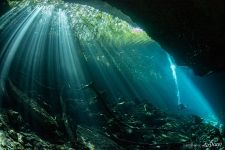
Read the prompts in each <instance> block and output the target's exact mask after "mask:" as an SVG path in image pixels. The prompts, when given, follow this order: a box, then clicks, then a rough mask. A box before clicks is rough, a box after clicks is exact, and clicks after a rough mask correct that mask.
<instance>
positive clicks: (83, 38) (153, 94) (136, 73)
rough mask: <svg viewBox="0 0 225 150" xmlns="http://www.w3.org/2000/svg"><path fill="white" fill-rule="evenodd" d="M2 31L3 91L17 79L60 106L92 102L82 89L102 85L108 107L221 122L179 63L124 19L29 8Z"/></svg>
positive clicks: (88, 10)
mask: <svg viewBox="0 0 225 150" xmlns="http://www.w3.org/2000/svg"><path fill="white" fill-rule="evenodd" d="M68 10H69V11H68ZM0 29H1V32H0V44H1V46H0V48H1V51H0V52H1V53H0V60H1V61H0V74H1V86H2V89H4V86H5V82H6V81H7V80H8V79H9V78H10V79H11V80H13V82H15V83H16V84H17V86H18V87H19V88H20V89H21V90H23V91H26V92H31V91H35V92H36V93H38V94H39V95H45V96H46V97H48V102H49V103H52V104H55V105H57V98H55V97H59V96H62V95H64V96H67V97H69V96H70V97H72V98H73V99H74V100H76V99H86V98H88V96H87V95H90V96H89V97H91V93H90V92H87V91H81V90H79V89H82V87H83V86H85V85H87V84H89V83H90V82H94V83H95V85H96V87H97V88H98V89H99V90H102V91H106V93H107V97H108V99H107V102H108V103H114V102H120V100H121V99H128V100H130V101H136V102H137V101H140V102H141V101H149V102H151V103H153V104H154V105H156V106H157V107H159V108H161V109H162V110H164V111H174V112H176V111H179V110H178V109H177V107H178V105H180V104H184V105H185V106H187V110H185V111H186V112H185V113H194V114H197V115H200V116H202V117H203V118H205V119H206V120H208V121H214V122H217V118H216V117H215V113H214V111H213V109H212V108H211V107H210V105H209V104H208V100H207V98H206V97H205V96H204V94H203V93H201V91H199V89H198V88H197V87H196V85H195V84H194V83H193V82H192V80H191V79H190V78H189V77H188V76H187V74H186V73H185V72H184V71H183V70H182V69H181V68H180V67H178V66H176V64H175V62H174V61H173V60H172V57H171V56H169V55H168V54H167V53H166V52H165V50H163V49H162V48H161V47H160V45H159V44H158V43H157V42H155V41H154V40H152V39H151V38H150V37H146V33H145V32H144V31H143V30H142V29H141V28H138V27H137V26H132V25H130V24H129V23H128V22H125V21H123V20H120V19H119V18H116V17H113V16H110V15H109V14H107V13H99V10H96V9H94V8H92V7H87V6H83V5H74V6H65V8H64V7H63V8H58V7H55V6H54V5H47V6H46V5H45V6H43V5H37V6H35V7H33V6H32V7H31V6H29V5H22V6H20V7H17V8H14V9H12V10H11V11H10V12H8V13H7V14H5V15H4V16H2V17H1V18H0ZM46 89H50V90H54V92H52V93H51V92H49V93H48V92H46ZM70 90H71V91H76V92H74V93H73V94H71V93H69V92H68V91H70ZM1 92H2V93H4V90H2V91H1ZM38 94H37V95H38ZM180 113H183V112H180Z"/></svg>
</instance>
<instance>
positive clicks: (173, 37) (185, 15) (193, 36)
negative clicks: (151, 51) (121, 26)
mask: <svg viewBox="0 0 225 150" xmlns="http://www.w3.org/2000/svg"><path fill="white" fill-rule="evenodd" d="M65 1H73V0H65ZM104 1H105V2H107V3H109V4H111V5H112V6H114V7H116V8H118V9H119V10H121V11H122V12H124V13H125V14H126V15H128V16H129V17H131V19H132V20H133V21H134V22H136V23H137V24H138V25H139V26H141V27H142V28H143V29H144V30H145V31H146V32H147V33H148V34H149V36H151V37H152V38H153V39H154V40H156V41H157V42H158V43H160V45H161V46H162V47H163V48H164V49H165V50H166V51H168V52H169V53H170V54H171V55H172V56H173V57H174V58H175V61H176V63H177V65H182V66H189V67H190V68H192V69H193V70H194V71H195V73H196V74H198V75H205V74H207V73H212V72H216V71H221V70H224V69H225V55H224V52H223V51H224V49H225V44H224V39H225V22H224V18H225V4H224V1H223V0H215V1H211V0H204V1H195V0H138V1H137V0H104Z"/></svg>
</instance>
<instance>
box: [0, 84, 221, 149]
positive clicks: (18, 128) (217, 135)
mask: <svg viewBox="0 0 225 150" xmlns="http://www.w3.org/2000/svg"><path fill="white" fill-rule="evenodd" d="M15 91H18V90H15V88H14V91H11V95H13V94H15V93H16V92H15ZM17 93H18V92H17ZM16 95H18V94H16ZM16 95H14V96H13V98H14V99H15V101H19V102H20V103H21V105H22V104H26V103H25V102H27V101H28V99H29V100H30V102H32V103H35V102H33V101H36V100H35V99H34V98H29V97H28V96H27V95H26V94H24V93H22V91H20V94H19V95H23V96H16ZM99 98H100V99H101V100H98V99H99ZM31 100H32V101H31ZM61 101H62V103H63V105H64V108H65V109H64V112H63V115H62V116H64V117H62V116H60V115H59V114H58V115H57V114H55V115H54V116H52V115H51V114H49V113H47V112H46V110H45V108H43V107H42V106H41V105H38V104H36V103H35V104H36V105H28V106H29V108H27V109H26V107H23V108H24V109H26V110H24V111H21V109H18V108H16V107H12V108H10V107H8V108H4V109H3V108H1V109H0V110H1V111H0V149H3V150H8V149H18V150H19V149H46V150H52V149H56V150H63V149H65V150H67V149H70V150H72V149H78V150H89V149H90V150H111V149H114V150H123V149H129V150H146V149H147V150H148V149H153V150H154V149H165V150H166V149H181V150H192V149H196V150H197V149H204V148H207V147H210V146H211V147H212V148H214V149H219V148H221V149H220V150H222V149H224V146H223V144H224V139H225V138H224V133H223V131H224V130H221V131H220V130H219V129H218V128H216V127H214V126H212V125H210V124H206V123H204V122H203V120H202V118H200V117H198V116H195V115H182V114H169V113H165V112H163V111H161V110H160V109H158V108H156V107H155V106H153V105H152V104H151V103H149V102H142V103H139V104H135V102H133V101H131V100H129V99H127V100H125V99H124V100H122V101H119V102H117V103H110V104H109V103H107V102H104V101H105V98H104V97H103V96H102V95H100V94H99V96H98V97H93V98H90V99H86V100H85V99H83V100H81V99H80V100H71V99H70V100H67V99H66V98H63V97H61ZM101 102H104V105H102V104H100V103H101ZM46 105H50V104H46ZM37 106H38V107H37ZM49 107H51V106H49ZM103 107H105V108H104V109H102V108H103ZM39 109H40V110H39ZM26 111H27V113H29V112H32V113H30V114H29V118H30V120H27V118H26V114H25V113H24V112H26ZM105 111H107V112H105ZM61 113H62V112H61ZM42 116H43V119H41V118H42ZM55 116H58V117H56V118H55ZM65 116H66V117H65ZM60 117H61V118H60ZM35 118H38V119H37V120H35ZM52 118H55V119H54V124H53V125H54V128H49V127H48V126H49V125H48V124H50V125H52V123H51V122H52ZM32 119H33V120H32ZM31 120H32V121H31ZM32 122H33V123H34V124H35V123H36V125H32V124H31V123H32ZM39 124H40V125H41V127H39V129H35V128H36V127H37V126H38V125H39ZM45 124H46V127H47V129H48V130H51V131H49V132H46V129H42V128H44V125H45ZM68 127H69V128H70V130H68V129H67V128H68ZM40 131H42V132H40ZM68 132H70V133H68ZM48 133H54V134H50V135H48V136H46V134H48ZM55 135H58V136H55ZM70 137H73V138H72V139H71V138H70ZM196 145H197V146H196ZM194 146H195V147H194ZM213 146H214V147H213Z"/></svg>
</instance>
